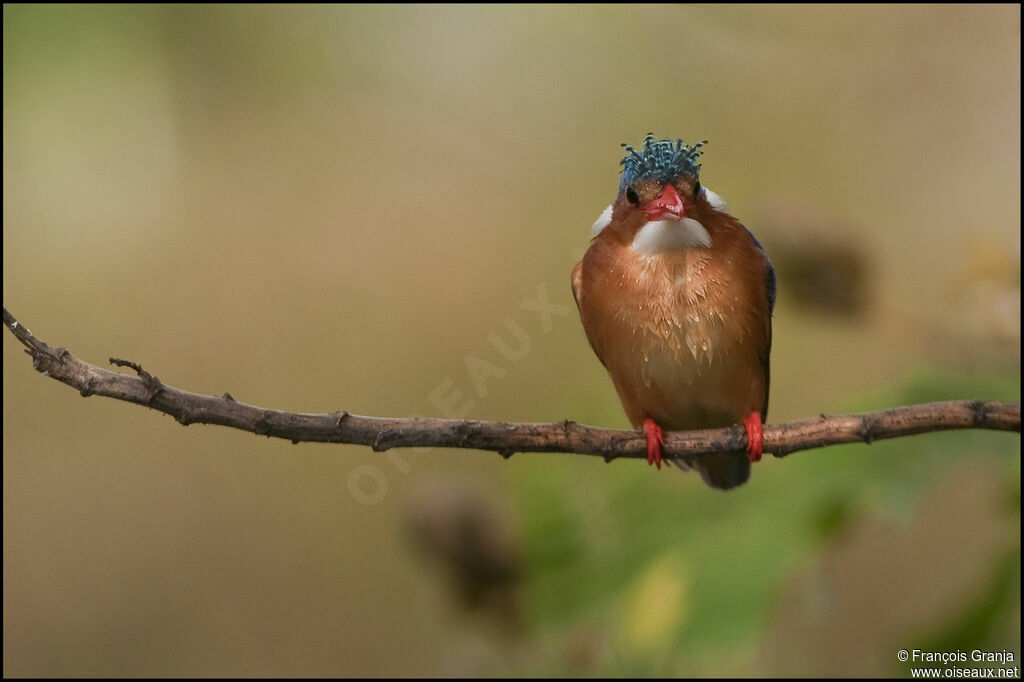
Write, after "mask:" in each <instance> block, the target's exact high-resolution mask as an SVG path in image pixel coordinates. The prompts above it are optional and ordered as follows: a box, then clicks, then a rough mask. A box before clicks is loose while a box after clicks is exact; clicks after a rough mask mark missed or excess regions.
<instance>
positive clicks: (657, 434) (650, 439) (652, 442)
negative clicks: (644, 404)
mask: <svg viewBox="0 0 1024 682" xmlns="http://www.w3.org/2000/svg"><path fill="white" fill-rule="evenodd" d="M644 435H645V436H646V437H647V464H653V465H655V466H657V467H658V468H659V469H660V468H661V447H662V446H663V445H664V444H665V436H664V434H663V433H662V432H661V427H660V426H658V425H657V424H655V423H654V420H653V419H645V420H644Z"/></svg>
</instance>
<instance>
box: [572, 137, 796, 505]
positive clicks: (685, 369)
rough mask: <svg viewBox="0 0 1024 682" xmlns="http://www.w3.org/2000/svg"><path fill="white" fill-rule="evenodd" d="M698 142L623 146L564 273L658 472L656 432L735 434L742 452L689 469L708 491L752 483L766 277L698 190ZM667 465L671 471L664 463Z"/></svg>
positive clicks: (767, 336) (754, 254)
mask: <svg viewBox="0 0 1024 682" xmlns="http://www.w3.org/2000/svg"><path fill="white" fill-rule="evenodd" d="M705 144H707V141H706V140H705V141H703V142H698V143H696V144H693V145H688V144H686V142H684V141H683V140H682V139H676V140H673V139H669V138H664V139H656V138H655V136H654V135H653V134H652V133H648V134H647V135H646V136H645V137H644V143H643V146H642V147H640V148H633V147H631V146H630V145H628V144H623V145H622V147H623V148H624V149H625V152H626V154H625V157H624V158H623V159H622V161H621V162H620V165H621V166H622V170H621V177H620V182H619V191H618V195H617V196H616V198H615V201H614V202H613V203H612V204H611V205H609V206H608V207H607V208H606V209H605V210H604V211H603V212H602V213H601V215H600V216H599V217H598V219H597V220H596V221H595V222H594V225H593V227H592V233H593V237H592V239H591V242H590V245H589V247H588V248H587V250H586V252H585V253H584V255H583V258H582V260H580V262H579V263H577V264H576V266H575V267H574V268H573V271H572V292H573V297H574V298H575V300H576V306H577V308H578V309H579V314H580V320H581V322H582V324H583V329H584V331H585V332H586V336H587V340H588V341H589V342H590V346H591V348H593V350H594V353H595V354H596V355H597V357H598V359H599V360H600V361H601V363H602V364H603V365H604V366H605V368H606V369H607V371H608V374H609V375H610V377H611V380H612V383H613V384H614V386H615V389H616V392H617V393H618V396H619V399H620V401H621V402H622V407H623V409H624V410H625V412H626V416H627V417H628V419H629V421H630V423H631V424H632V425H633V427H634V428H640V429H642V430H643V433H644V435H645V438H646V443H647V462H648V464H650V465H656V466H657V468H658V469H660V468H661V462H662V460H663V456H662V452H663V449H664V431H665V430H668V431H678V430H691V429H711V428H722V427H727V426H731V425H734V424H742V425H743V426H744V428H745V430H746V441H747V452H746V453H743V452H738V453H720V454H715V455H711V456H709V457H704V458H701V459H700V460H699V461H696V462H692V463H690V464H687V463H686V462H683V461H682V460H681V459H679V458H676V459H675V460H674V462H675V464H676V465H677V466H679V467H680V468H683V469H689V468H695V469H697V470H698V472H699V473H700V475H701V477H702V478H703V480H704V482H705V483H706V484H707V485H709V486H711V487H712V488H717V489H720V490H728V489H731V488H734V487H736V486H738V485H741V484H743V483H745V482H746V481H747V480H748V479H749V478H750V465H751V462H756V461H758V460H760V459H761V454H762V452H763V438H762V425H763V420H764V418H765V416H766V414H767V411H768V386H769V376H770V372H769V356H770V353H771V345H772V311H773V310H774V307H775V294H776V278H775V270H774V268H773V267H772V264H771V261H769V260H768V256H767V254H766V253H765V250H764V248H762V246H761V244H760V243H759V242H758V241H757V239H756V238H755V237H754V235H753V234H752V233H751V232H750V231H749V230H748V229H747V228H746V227H744V225H743V224H742V223H740V221H739V220H737V219H736V218H734V217H733V216H732V215H731V214H730V213H729V207H728V204H727V203H726V202H725V201H724V200H723V199H722V198H721V197H720V196H719V195H718V194H716V193H715V192H713V191H712V190H710V189H708V188H707V187H704V186H703V185H701V183H700V178H699V174H700V168H701V165H700V162H699V159H700V157H701V156H702V154H703V147H704V145H705ZM665 459H666V462H668V461H673V460H672V459H671V458H665Z"/></svg>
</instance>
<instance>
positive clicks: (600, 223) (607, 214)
mask: <svg viewBox="0 0 1024 682" xmlns="http://www.w3.org/2000/svg"><path fill="white" fill-rule="evenodd" d="M611 221H612V206H611V204H609V205H608V208H606V209H605V210H603V211H601V215H599V216H597V220H595V221H594V224H593V225H591V226H590V234H592V235H595V236H596V235H597V234H598V233H599V232H600V231H601V230H603V229H604V228H606V227H608V223H610V222H611Z"/></svg>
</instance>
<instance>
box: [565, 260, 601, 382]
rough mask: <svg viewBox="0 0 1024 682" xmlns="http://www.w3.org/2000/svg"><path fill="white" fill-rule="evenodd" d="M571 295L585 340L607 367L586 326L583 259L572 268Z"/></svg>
mask: <svg viewBox="0 0 1024 682" xmlns="http://www.w3.org/2000/svg"><path fill="white" fill-rule="evenodd" d="M572 297H573V299H574V300H575V301H576V308H577V309H579V311H580V322H582V323H583V331H584V333H585V334H586V335H587V342H588V343H590V347H591V348H592V349H593V351H594V355H596V356H597V359H598V360H600V361H601V364H602V365H604V366H605V367H608V363H606V362H605V361H604V358H602V357H601V353H600V352H599V351H598V350H597V346H595V345H594V341H593V339H591V338H590V329H588V328H587V319H586V315H585V313H584V312H583V261H580V262H579V263H577V264H576V267H574V268H573V269H572Z"/></svg>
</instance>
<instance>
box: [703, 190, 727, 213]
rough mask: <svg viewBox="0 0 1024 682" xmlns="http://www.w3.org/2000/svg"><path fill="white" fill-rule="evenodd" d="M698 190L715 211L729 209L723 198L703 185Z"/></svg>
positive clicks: (723, 211)
mask: <svg viewBox="0 0 1024 682" xmlns="http://www.w3.org/2000/svg"><path fill="white" fill-rule="evenodd" d="M700 191H701V193H702V194H703V195H704V198H705V199H707V200H708V203H709V204H711V208H713V209H715V210H716V211H721V212H722V213H725V212H726V211H728V210H729V204H727V203H725V199H723V198H722V197H720V196H718V194H716V193H715V192H713V191H711V190H710V189H708V188H707V187H704V186H703V185H702V186H701V188H700Z"/></svg>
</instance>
